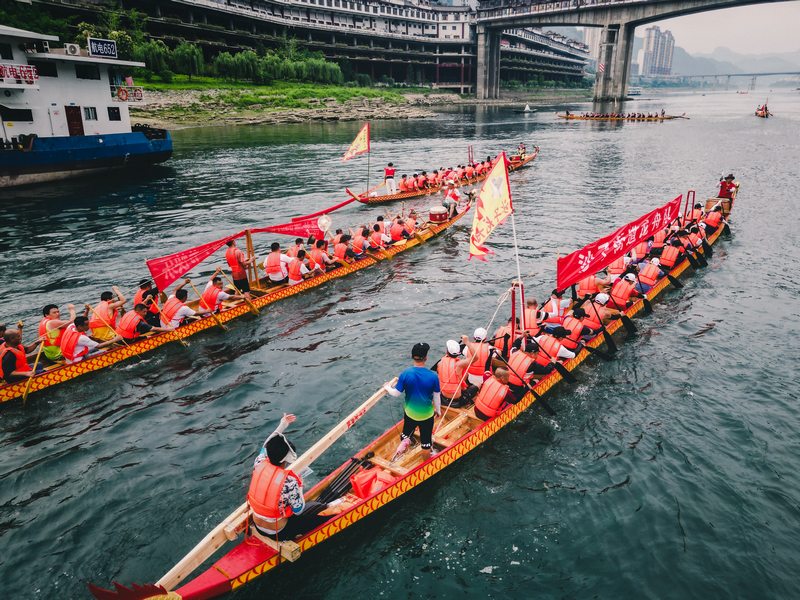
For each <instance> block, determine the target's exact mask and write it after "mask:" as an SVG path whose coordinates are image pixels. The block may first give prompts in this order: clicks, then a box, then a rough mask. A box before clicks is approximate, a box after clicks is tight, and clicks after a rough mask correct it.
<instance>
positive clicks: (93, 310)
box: [86, 304, 160, 346]
mask: <svg viewBox="0 0 800 600" xmlns="http://www.w3.org/2000/svg"><path fill="white" fill-rule="evenodd" d="M86 307H87V308H88V309H89V310H90V311H92V314H93V315H94V316H95V317H97V318H98V319H100V320H101V321H102V322H103V325H105V326H106V327H108V328H109V329H110V330H111V331H114V332H115V333H116V331H115V330H114V328H113V327H112V326H111V324H110V323H109V322H108V321H106V320H105V319H104V318H103V317H102V316H100V314H99V313H98V312H97V311H96V310H95V309H93V308H92V305H91V304H86ZM159 312H160V311H159ZM119 341H120V342H122V343H123V344H124V345H126V346H130V344H129V343H128V342H126V341H125V340H124V339H122V336H119Z"/></svg>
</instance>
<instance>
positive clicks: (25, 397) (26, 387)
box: [22, 340, 44, 404]
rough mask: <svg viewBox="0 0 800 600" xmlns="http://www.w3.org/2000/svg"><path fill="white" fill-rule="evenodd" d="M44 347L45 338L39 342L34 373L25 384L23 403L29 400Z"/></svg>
mask: <svg viewBox="0 0 800 600" xmlns="http://www.w3.org/2000/svg"><path fill="white" fill-rule="evenodd" d="M43 349H44V340H42V341H41V342H39V350H38V351H37V352H36V360H34V361H33V374H32V375H31V376H30V377H28V382H27V383H26V384H25V391H24V392H22V402H23V404H24V403H25V402H26V401H27V400H28V392H30V391H31V384H32V383H33V378H34V377H35V376H36V367H38V366H39V357H40V356H41V355H42V350H43Z"/></svg>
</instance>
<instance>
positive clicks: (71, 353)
mask: <svg viewBox="0 0 800 600" xmlns="http://www.w3.org/2000/svg"><path fill="white" fill-rule="evenodd" d="M81 335H83V334H82V333H81V332H80V331H78V330H77V329H75V325H67V328H66V329H65V330H64V335H63V336H62V337H61V354H63V355H64V358H66V359H67V360H70V361H72V362H75V359H77V358H80V357H81V356H85V355H86V354H89V348H84V349H83V350H81V351H80V352H79V353H78V354H75V347H76V346H77V345H78V340H79V339H80V337H81Z"/></svg>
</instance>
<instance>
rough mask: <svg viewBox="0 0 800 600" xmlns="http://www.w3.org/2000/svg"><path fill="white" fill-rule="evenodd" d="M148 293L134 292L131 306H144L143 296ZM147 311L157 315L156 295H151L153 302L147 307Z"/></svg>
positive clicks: (142, 291) (143, 291)
mask: <svg viewBox="0 0 800 600" xmlns="http://www.w3.org/2000/svg"><path fill="white" fill-rule="evenodd" d="M149 291H150V290H141V289H140V290H139V291H138V292H136V295H135V296H134V297H133V305H134V306H136V305H137V304H144V303H145V302H144V294H145V292H149ZM147 310H149V311H150V312H151V313H153V314H158V294H154V295H153V300H152V301H151V303H150V304H148V305H147Z"/></svg>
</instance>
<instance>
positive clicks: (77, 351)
mask: <svg viewBox="0 0 800 600" xmlns="http://www.w3.org/2000/svg"><path fill="white" fill-rule="evenodd" d="M87 331H89V319H87V318H86V317H75V321H74V322H73V323H71V324H70V325H67V327H66V329H65V330H64V335H63V336H62V337H61V353H62V354H63V355H64V359H65V360H66V361H67V364H68V365H71V364H74V363H77V362H80V361H82V360H83V359H84V358H86V357H87V356H88V355H89V354H90V353H92V352H97V351H98V350H101V349H102V348H105V347H106V346H110V345H111V344H114V343H116V342H118V341H119V340H120V338H119V337H118V336H114V337H113V338H111V339H110V340H106V341H104V342H102V343H100V344H98V343H97V342H95V341H94V340H93V339H92V338H90V337H89V336H88V335H86V332H87Z"/></svg>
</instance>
